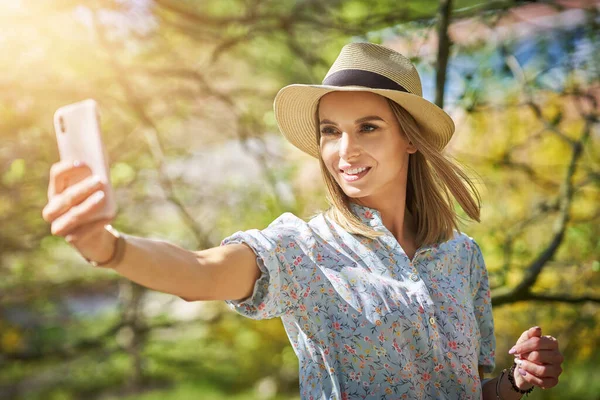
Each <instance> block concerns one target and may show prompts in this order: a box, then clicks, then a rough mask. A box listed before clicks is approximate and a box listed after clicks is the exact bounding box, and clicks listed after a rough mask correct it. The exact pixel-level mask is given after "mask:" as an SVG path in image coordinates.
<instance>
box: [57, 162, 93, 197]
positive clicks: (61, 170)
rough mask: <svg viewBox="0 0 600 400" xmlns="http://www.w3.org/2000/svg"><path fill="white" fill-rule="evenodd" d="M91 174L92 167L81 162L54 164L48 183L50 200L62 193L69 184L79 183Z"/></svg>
mask: <svg viewBox="0 0 600 400" xmlns="http://www.w3.org/2000/svg"><path fill="white" fill-rule="evenodd" d="M91 174H92V170H91V169H90V167H89V166H87V165H86V164H85V163H83V162H81V161H59V162H57V163H54V164H52V166H51V167H50V181H49V183H48V200H50V199H52V197H54V196H55V195H57V194H59V193H62V192H63V190H65V189H66V188H67V187H68V186H69V183H71V184H72V183H73V182H79V181H80V180H82V179H83V178H85V177H86V176H89V175H91Z"/></svg>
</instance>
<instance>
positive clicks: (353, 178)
mask: <svg viewBox="0 0 600 400" xmlns="http://www.w3.org/2000/svg"><path fill="white" fill-rule="evenodd" d="M370 170H371V167H367V169H365V170H364V171H363V172H360V173H358V174H356V175H350V174H347V173H345V172H340V175H342V178H344V180H345V181H346V182H356V181H357V180H359V179H361V178H362V177H363V176H365V175H366V174H368V173H369V171H370Z"/></svg>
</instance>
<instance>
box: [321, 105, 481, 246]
mask: <svg viewBox="0 0 600 400" xmlns="http://www.w3.org/2000/svg"><path fill="white" fill-rule="evenodd" d="M387 101H388V104H389V105H390V108H391V109H392V111H393V112H394V114H395V115H396V118H398V122H399V124H400V127H401V130H402V131H403V133H404V134H405V135H406V138H407V139H408V140H409V141H410V142H411V143H412V144H413V145H414V146H415V147H416V149H417V151H416V152H415V153H414V154H410V155H409V161H408V176H407V183H406V186H407V187H406V207H407V209H408V210H409V211H410V213H411V214H412V215H413V218H414V221H415V225H416V228H417V232H416V243H417V245H418V246H419V247H420V246H426V245H431V244H434V243H442V242H445V241H447V240H450V239H451V238H452V236H453V229H454V228H456V230H457V231H459V232H460V229H459V227H458V219H459V218H460V217H459V215H458V214H457V212H456V210H455V209H454V206H453V203H452V198H451V196H450V194H452V196H453V197H454V198H455V199H456V201H457V202H458V204H459V205H460V206H461V208H462V209H463V210H464V211H465V213H466V214H467V215H468V216H469V218H470V219H472V220H475V221H477V222H479V221H480V220H479V215H480V209H481V197H480V195H479V192H478V191H477V188H476V187H475V185H474V184H473V182H472V181H471V180H470V179H469V177H468V176H467V175H466V174H465V173H464V172H463V171H462V169H461V168H460V167H459V166H458V164H457V162H456V161H453V160H452V159H451V158H450V157H449V156H447V155H445V154H443V153H442V152H441V151H439V150H436V149H435V148H433V146H431V144H430V143H429V142H428V140H427V137H426V136H425V135H423V134H422V132H421V131H420V129H419V126H418V125H417V123H416V121H415V120H414V118H413V117H412V115H410V113H408V111H406V110H405V109H404V108H402V107H401V106H400V105H399V104H398V103H396V102H394V101H392V100H390V99H387ZM317 113H318V107H317ZM317 116H318V115H317ZM317 126H319V125H318V124H317ZM320 136H321V135H320V130H319V129H317V143H319V142H320ZM319 163H320V165H321V175H322V176H323V180H324V181H325V186H326V188H327V200H328V201H329V204H330V207H329V208H328V209H327V210H326V211H325V212H324V214H325V216H326V217H328V218H329V219H331V220H333V221H334V222H336V223H337V224H338V225H340V226H341V227H342V228H343V229H345V230H346V231H348V232H349V233H352V234H357V235H361V236H365V237H368V238H371V239H374V238H376V237H378V236H381V235H383V233H381V232H378V231H376V230H374V229H373V228H372V227H370V226H368V225H365V224H364V223H363V222H362V221H361V220H360V219H359V218H358V217H357V216H356V215H355V214H354V213H353V212H352V210H351V208H350V198H349V197H348V196H347V195H346V194H345V193H344V191H343V190H342V188H341V187H340V186H339V185H338V183H337V182H336V180H335V179H334V178H333V176H331V174H330V173H329V171H328V170H327V166H326V165H325V163H324V162H323V158H322V157H319Z"/></svg>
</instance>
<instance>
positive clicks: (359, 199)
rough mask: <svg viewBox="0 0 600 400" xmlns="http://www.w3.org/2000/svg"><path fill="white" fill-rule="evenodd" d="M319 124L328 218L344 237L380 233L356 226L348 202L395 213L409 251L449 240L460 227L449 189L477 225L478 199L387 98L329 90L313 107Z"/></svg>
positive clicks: (464, 177) (411, 120)
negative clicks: (340, 228)
mask: <svg viewBox="0 0 600 400" xmlns="http://www.w3.org/2000/svg"><path fill="white" fill-rule="evenodd" d="M361 114H364V115H365V116H364V117H363V116H361V117H359V118H357V119H355V120H354V118H355V116H360V115H361ZM318 119H319V125H320V129H319V130H318V132H317V140H318V141H319V149H320V153H321V158H319V160H320V164H321V171H322V175H323V179H324V180H325V182H326V186H327V189H328V198H329V201H330V202H331V204H332V207H331V208H330V209H329V210H327V211H326V213H327V215H328V216H329V217H330V218H331V219H332V220H334V221H336V223H338V224H339V225H340V226H343V227H344V228H345V229H347V230H348V231H349V232H352V233H355V234H360V235H363V236H366V237H370V238H375V237H377V236H380V235H381V233H380V232H377V231H375V230H373V229H372V228H370V227H368V226H365V225H364V224H362V223H360V221H359V220H358V219H357V218H356V216H355V215H354V214H353V213H352V212H351V210H350V204H349V203H350V201H351V199H352V201H355V202H356V203H358V204H362V205H364V206H369V207H372V208H375V209H378V210H382V211H384V213H385V214H391V215H397V217H398V220H397V221H396V223H394V222H393V221H390V222H391V223H392V225H393V226H404V231H403V232H400V231H397V230H396V232H395V236H396V237H397V238H398V239H399V241H400V242H401V244H402V243H403V242H406V246H407V247H414V248H418V247H419V246H420V245H428V244H432V243H436V242H440V241H445V240H448V239H449V238H450V237H451V236H452V232H453V229H458V224H457V219H458V216H457V214H456V212H455V210H454V208H453V207H452V203H451V201H450V196H449V195H448V192H450V193H451V194H452V195H453V196H454V198H455V199H456V200H457V201H458V203H459V204H460V205H461V207H462V208H463V209H464V210H465V212H466V213H467V215H468V216H469V217H471V218H472V219H474V220H477V221H479V209H480V197H479V193H478V192H477V189H476V188H475V186H474V185H473V183H472V182H471V181H470V180H469V178H468V177H467V175H466V174H465V173H464V172H463V171H462V170H461V169H460V168H459V167H458V166H457V165H456V164H454V163H453V162H452V161H451V160H450V159H448V158H447V157H446V156H444V154H442V152H441V151H438V150H437V149H436V148H435V147H433V146H432V145H431V143H429V140H428V139H429V138H428V137H427V136H426V135H424V134H423V133H422V130H421V129H420V127H419V126H418V124H417V123H416V121H415V120H414V118H413V117H412V116H411V115H410V114H409V113H408V112H407V111H406V110H405V109H404V108H402V107H401V106H400V105H398V104H397V103H396V102H394V101H393V100H390V99H388V98H385V97H383V96H381V95H378V94H374V93H371V92H332V93H328V94H326V95H324V96H323V97H322V98H321V100H320V102H319V103H318ZM336 121H338V122H336ZM357 168H359V170H353V169H357ZM404 204H405V205H406V212H405V213H402V212H401V210H402V209H403V208H404V207H402V206H399V205H404ZM388 210H389V211H391V212H390V213H387V212H385V211H388ZM402 214H403V215H402ZM403 220H405V221H407V222H408V224H403ZM392 232H394V230H392Z"/></svg>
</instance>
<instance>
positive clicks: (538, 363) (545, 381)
mask: <svg viewBox="0 0 600 400" xmlns="http://www.w3.org/2000/svg"><path fill="white" fill-rule="evenodd" d="M509 354H513V355H514V356H515V362H516V363H517V368H515V382H516V384H517V386H518V387H519V388H520V389H522V390H526V389H529V388H530V387H532V386H539V387H541V388H542V389H547V388H551V387H553V386H556V384H557V383H558V377H559V375H560V374H561V373H562V368H561V366H560V365H561V364H562V362H563V360H564V358H563V355H562V354H561V352H560V350H559V349H558V341H557V340H556V339H555V338H553V337H552V336H542V328H540V327H538V326H536V327H533V328H529V329H528V330H527V331H525V332H523V334H522V335H521V337H520V338H519V340H517V344H516V345H515V346H514V347H513V348H512V349H510V351H509Z"/></svg>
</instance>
